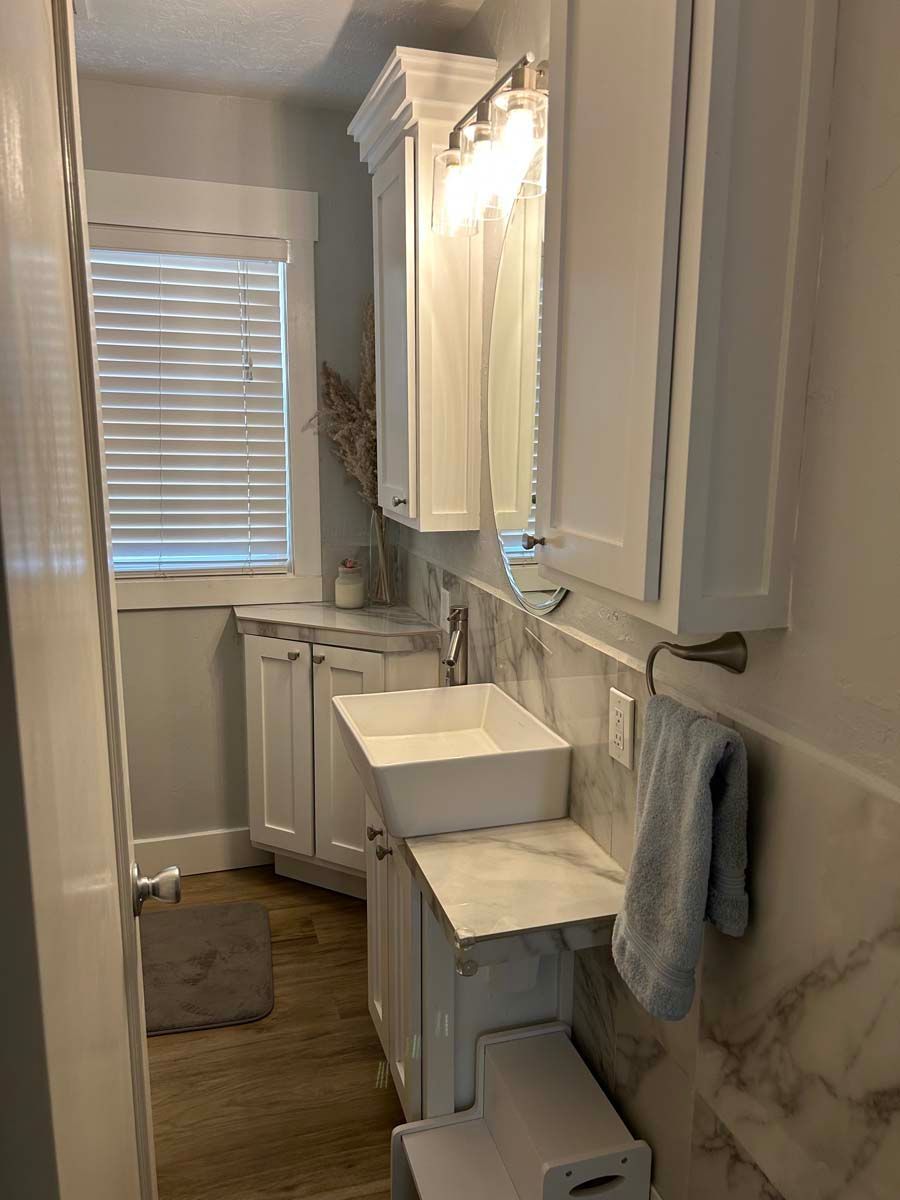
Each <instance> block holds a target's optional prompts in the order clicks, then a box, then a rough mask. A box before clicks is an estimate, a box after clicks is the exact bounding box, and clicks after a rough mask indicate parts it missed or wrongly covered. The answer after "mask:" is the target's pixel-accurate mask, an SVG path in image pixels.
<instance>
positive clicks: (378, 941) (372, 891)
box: [365, 797, 390, 1060]
mask: <svg viewBox="0 0 900 1200" xmlns="http://www.w3.org/2000/svg"><path fill="white" fill-rule="evenodd" d="M383 824H384V822H383V821H382V819H381V816H380V815H379V813H378V812H377V811H376V809H375V807H374V805H373V804H372V801H371V800H369V798H368V797H366V825H367V826H369V827H370V828H372V829H377V830H379V831H382V827H383ZM386 841H387V838H386V837H385V835H384V833H383V832H381V835H380V836H378V837H375V838H373V839H372V840H369V839H368V838H367V839H366V849H365V856H366V930H367V934H368V951H369V954H368V958H369V975H368V978H369V1013H370V1015H371V1017H372V1023H373V1024H374V1026H375V1031H376V1033H377V1034H378V1037H379V1038H380V1040H381V1045H382V1047H383V1049H384V1054H385V1058H387V1059H388V1060H389V1059H390V1039H389V1035H388V1013H389V1006H388V933H389V929H390V924H389V918H388V870H389V867H388V862H389V861H390V860H389V859H387V858H382V859H379V858H378V856H377V854H376V849H377V848H378V847H379V846H380V847H381V848H382V849H384V848H385V843H386Z"/></svg>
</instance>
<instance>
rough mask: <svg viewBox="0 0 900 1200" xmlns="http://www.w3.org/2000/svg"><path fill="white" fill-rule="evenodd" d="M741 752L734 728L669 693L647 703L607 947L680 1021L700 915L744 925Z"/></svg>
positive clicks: (721, 925)
mask: <svg viewBox="0 0 900 1200" xmlns="http://www.w3.org/2000/svg"><path fill="white" fill-rule="evenodd" d="M746 867H747V751H746V748H745V746H744V742H743V739H742V738H741V736H740V734H738V733H737V732H735V730H733V729H727V728H726V727H725V726H724V725H720V724H719V723H718V722H717V721H711V720H709V719H708V718H707V717H704V716H701V714H700V713H697V712H694V711H693V710H692V709H689V708H685V706H684V705H683V704H679V703H678V701H677V700H672V699H671V698H670V697H669V696H654V697H653V699H652V700H651V701H650V703H649V705H648V706H647V716H646V720H645V722H644V734H643V743H642V748H641V762H640V769H639V772H638V789H637V813H636V818H635V848H634V859H633V861H632V864H631V870H630V871H629V874H628V880H627V883H626V885H625V899H624V902H623V905H622V911H621V912H620V913H619V915H618V917H617V918H616V924H615V928H614V930H613V943H612V951H613V958H614V960H615V963H616V966H617V967H618V969H619V974H620V975H621V976H622V978H623V979H624V980H625V982H626V983H627V984H628V987H629V988H630V989H631V991H632V992H633V993H634V995H635V996H636V997H637V999H638V1000H639V1001H640V1003H641V1004H642V1005H643V1006H644V1008H645V1009H646V1010H647V1011H648V1012H649V1013H651V1014H652V1015H653V1016H655V1017H660V1018H661V1019H662V1020H664V1021H679V1020H681V1018H682V1017H684V1016H686V1015H687V1013H688V1011H689V1009H690V1007H691V1001H692V1000H693V998H694V986H695V984H694V969H695V967H696V965H697V960H698V959H699V957H700V949H701V946H702V943H703V921H704V918H708V919H709V920H710V921H712V923H713V924H714V925H715V926H716V928H717V929H720V930H721V931H722V933H727V934H729V935H730V936H731V937H740V936H741V934H742V933H743V932H744V930H745V929H746V927H747V914H748V900H747V891H746V886H745V881H744V877H745V871H746Z"/></svg>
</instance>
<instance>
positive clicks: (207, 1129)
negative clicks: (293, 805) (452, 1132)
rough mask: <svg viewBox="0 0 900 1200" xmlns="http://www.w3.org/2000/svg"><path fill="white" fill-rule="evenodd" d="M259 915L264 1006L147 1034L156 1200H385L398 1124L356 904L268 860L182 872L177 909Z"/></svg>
mask: <svg viewBox="0 0 900 1200" xmlns="http://www.w3.org/2000/svg"><path fill="white" fill-rule="evenodd" d="M230 900H256V901H258V902H259V903H260V904H263V905H264V906H265V907H266V908H267V909H268V910H269V922H270V925H271V929H272V957H273V966H274V973H275V1008H274V1010H273V1011H272V1013H271V1014H270V1015H269V1016H268V1017H266V1018H264V1019H263V1020H262V1021H258V1022H256V1023H254V1024H251V1025H236V1026H230V1027H228V1028H225V1029H208V1030H200V1031H198V1032H195V1033H175V1034H166V1035H163V1036H159V1037H153V1038H150V1039H149V1053H150V1077H151V1091H152V1095H153V1119H154V1125H155V1136H156V1155H157V1174H158V1178H159V1195H160V1200H275V1198H277V1200H388V1197H389V1195H390V1165H389V1164H390V1134H391V1130H392V1129H393V1127H394V1126H395V1125H399V1124H401V1123H402V1121H403V1112H402V1110H401V1108H400V1104H399V1101H398V1099H397V1095H396V1093H395V1091H394V1087H393V1084H392V1083H391V1082H390V1079H389V1074H388V1072H387V1068H386V1064H385V1062H384V1056H383V1054H382V1050H381V1045H380V1043H379V1041H378V1037H377V1035H376V1033H375V1030H374V1028H373V1026H372V1022H371V1020H370V1018H369V1014H368V1010H367V1007H366V910H365V905H364V904H363V903H362V901H360V900H353V899H351V898H350V897H348V896H340V895H337V894H336V893H334V892H328V891H325V890H323V889H321V888H315V887H311V886H308V885H306V884H302V883H296V882H294V881H293V880H290V879H282V878H279V877H278V876H276V875H275V873H274V871H273V870H272V868H271V867H252V868H248V869H245V870H241V871H224V872H222V873H221V874H216V875H192V876H188V877H187V878H186V879H185V880H184V894H183V899H182V903H183V904H211V903H223V902H227V901H230Z"/></svg>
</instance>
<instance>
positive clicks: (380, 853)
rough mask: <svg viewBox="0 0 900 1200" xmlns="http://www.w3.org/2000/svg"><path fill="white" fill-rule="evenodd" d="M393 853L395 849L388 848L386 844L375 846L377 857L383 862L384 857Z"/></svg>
mask: <svg viewBox="0 0 900 1200" xmlns="http://www.w3.org/2000/svg"><path fill="white" fill-rule="evenodd" d="M393 853H394V852H393V850H388V849H387V848H386V847H385V846H376V847H375V857H376V858H377V859H378V861H379V862H381V860H382V859H383V858H387V856H388V855H389V854H393Z"/></svg>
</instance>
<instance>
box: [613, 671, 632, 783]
mask: <svg viewBox="0 0 900 1200" xmlns="http://www.w3.org/2000/svg"><path fill="white" fill-rule="evenodd" d="M609 756H610V758H614V759H615V760H616V762H620V763H621V764H622V766H623V767H627V768H628V770H629V771H631V770H633V769H634V697H633V696H626V695H625V693H624V692H620V691H619V689H618V688H610V689H609Z"/></svg>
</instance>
